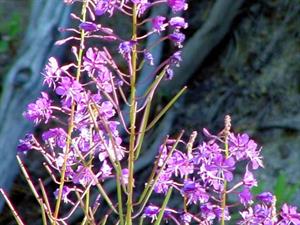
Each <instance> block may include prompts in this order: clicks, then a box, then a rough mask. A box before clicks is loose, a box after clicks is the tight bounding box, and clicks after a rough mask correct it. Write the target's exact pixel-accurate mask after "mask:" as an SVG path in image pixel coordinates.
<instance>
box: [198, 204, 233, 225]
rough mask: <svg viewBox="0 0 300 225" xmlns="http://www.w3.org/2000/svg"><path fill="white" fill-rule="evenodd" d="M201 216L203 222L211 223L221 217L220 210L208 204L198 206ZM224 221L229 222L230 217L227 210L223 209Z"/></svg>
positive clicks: (216, 206) (218, 207)
mask: <svg viewBox="0 0 300 225" xmlns="http://www.w3.org/2000/svg"><path fill="white" fill-rule="evenodd" d="M200 210H201V216H202V217H203V218H204V219H205V221H210V222H212V221H213V220H214V219H215V218H221V217H222V209H221V208H220V206H218V205H213V204H211V203H210V202H208V203H206V204H202V205H201V206H200ZM225 220H230V215H229V212H228V208H227V207H226V208H225Z"/></svg>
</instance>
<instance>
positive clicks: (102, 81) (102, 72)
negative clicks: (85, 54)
mask: <svg viewBox="0 0 300 225" xmlns="http://www.w3.org/2000/svg"><path fill="white" fill-rule="evenodd" d="M111 79H112V74H111V71H110V70H109V69H108V68H107V67H106V66H104V65H99V66H98V68H97V76H96V80H97V86H98V87H99V88H100V90H102V91H104V92H106V93H111V92H112V90H113V86H112V84H111Z"/></svg>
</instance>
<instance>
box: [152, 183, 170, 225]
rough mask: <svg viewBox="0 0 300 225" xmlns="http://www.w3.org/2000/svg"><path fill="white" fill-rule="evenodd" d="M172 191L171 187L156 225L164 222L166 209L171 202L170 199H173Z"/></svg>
mask: <svg viewBox="0 0 300 225" xmlns="http://www.w3.org/2000/svg"><path fill="white" fill-rule="evenodd" d="M172 191H173V187H170V188H169V190H168V193H167V195H166V198H165V200H164V202H163V204H162V206H161V209H160V211H159V214H158V217H157V220H156V221H155V224H154V225H160V223H161V220H162V218H163V216H164V212H165V209H166V207H167V204H168V202H169V199H170V197H171V194H172Z"/></svg>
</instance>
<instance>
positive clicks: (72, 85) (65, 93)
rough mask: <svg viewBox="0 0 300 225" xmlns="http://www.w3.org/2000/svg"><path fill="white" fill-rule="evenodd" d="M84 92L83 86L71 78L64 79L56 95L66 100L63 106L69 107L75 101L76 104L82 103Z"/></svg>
mask: <svg viewBox="0 0 300 225" xmlns="http://www.w3.org/2000/svg"><path fill="white" fill-rule="evenodd" d="M82 90H83V89H82V86H81V84H80V83H79V82H78V81H76V80H73V79H70V78H69V77H63V78H62V79H61V81H60V82H59V86H58V87H57V88H56V90H55V91H56V94H58V95H61V96H62V97H64V98H65V99H64V103H63V104H64V105H65V106H67V107H69V106H71V102H72V101H73V100H74V101H76V102H79V101H80V99H81V92H82Z"/></svg>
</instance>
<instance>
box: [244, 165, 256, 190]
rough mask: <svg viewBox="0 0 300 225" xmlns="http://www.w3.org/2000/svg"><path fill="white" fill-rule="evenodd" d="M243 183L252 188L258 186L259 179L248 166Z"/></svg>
mask: <svg viewBox="0 0 300 225" xmlns="http://www.w3.org/2000/svg"><path fill="white" fill-rule="evenodd" d="M243 184H244V185H245V186H247V187H248V188H252V187H253V186H257V181H256V179H255V177H254V176H253V173H251V172H250V171H249V170H248V167H247V168H246V172H245V175H244V178H243Z"/></svg>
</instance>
